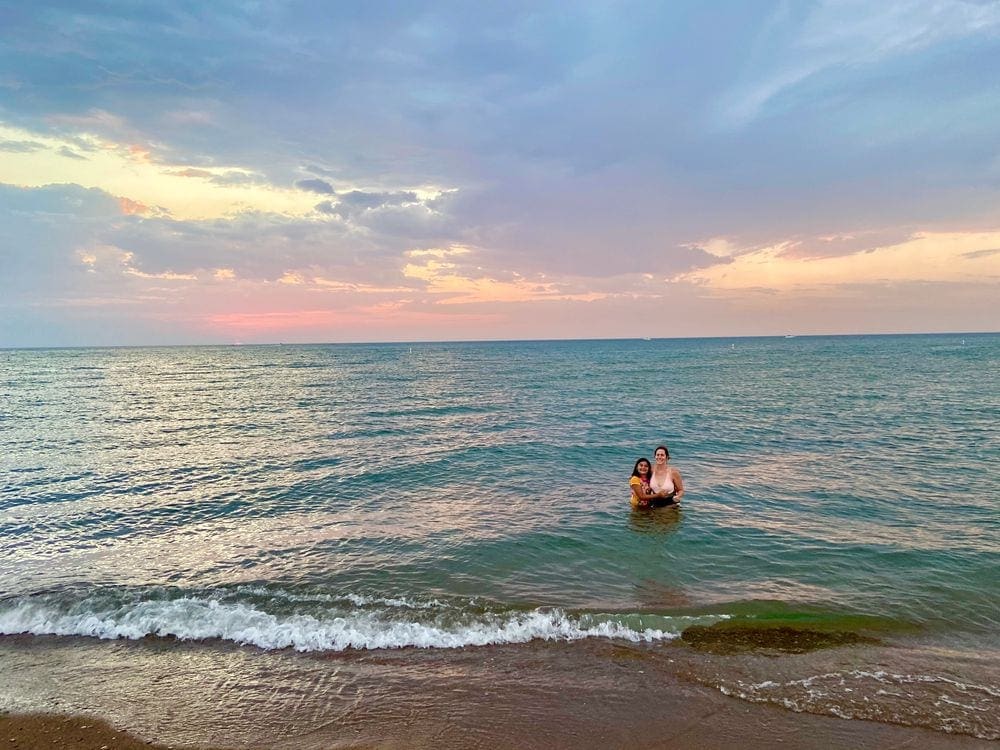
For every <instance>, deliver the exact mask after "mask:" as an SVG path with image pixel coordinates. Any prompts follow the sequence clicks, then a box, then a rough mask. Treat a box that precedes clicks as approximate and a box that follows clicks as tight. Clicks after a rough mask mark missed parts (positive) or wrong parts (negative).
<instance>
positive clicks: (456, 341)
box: [0, 331, 1000, 351]
mask: <svg viewBox="0 0 1000 750" xmlns="http://www.w3.org/2000/svg"><path fill="white" fill-rule="evenodd" d="M998 334H1000V331H918V332H914V331H909V332H899V331H897V332H881V333H787V334H781V333H773V334H755V335H736V336H599V337H594V338H587V337H583V338H537V339H531V338H529V339H502V338H498V339H412V340H391V341H390V340H384V341H292V342H286V341H271V342H249V343H245V342H242V341H228V342H215V343H186V344H185V343H174V344H64V345H44V344H42V345H38V346H0V351H46V350H64V349H192V348H218V347H277V346H407V345H410V346H413V345H417V346H420V345H428V344H530V343H571V342H584V341H698V340H707V341H712V340H718V341H722V340H731V339H736V340H749V339H793V338H794V339H806V338H813V339H816V338H858V337H863V336H871V337H876V336H884V337H890V336H992V335H998Z"/></svg>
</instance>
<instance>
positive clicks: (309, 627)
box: [0, 597, 679, 651]
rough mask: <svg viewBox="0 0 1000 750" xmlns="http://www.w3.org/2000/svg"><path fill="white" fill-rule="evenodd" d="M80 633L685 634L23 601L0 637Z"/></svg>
mask: <svg viewBox="0 0 1000 750" xmlns="http://www.w3.org/2000/svg"><path fill="white" fill-rule="evenodd" d="M18 633H31V634H34V635H79V636H90V637H95V638H103V639H116V638H128V639H139V638H144V637H146V636H157V637H174V638H178V639H181V640H205V639H220V640H224V641H231V642H233V643H237V644H240V645H249V646H257V647H259V648H262V649H283V648H293V649H296V650H298V651H342V650H344V649H348V648H353V649H379V648H403V647H407V646H410V647H417V648H460V647H462V646H486V645H493V644H504V643H526V642H528V641H532V640H546V641H553V640H561V641H575V640H580V639H584V638H608V639H621V640H627V641H633V642H640V641H646V642H653V641H664V640H670V639H673V638H676V637H677V636H678V635H679V633H678V632H673V631H671V630H669V629H660V628H641V629H637V628H633V627H629V626H628V625H627V624H625V623H624V622H623V618H616V617H615V616H613V615H603V616H595V615H584V616H580V617H576V616H572V615H568V614H566V613H565V612H563V611H562V610H559V609H551V610H549V609H546V610H542V609H536V610H531V611H527V612H506V613H503V614H477V615H471V614H466V615H465V616H464V617H461V618H455V617H454V616H452V617H449V618H445V617H442V616H441V615H440V614H439V615H438V616H437V617H429V618H428V619H425V620H423V621H420V620H416V619H400V618H399V616H398V615H396V616H393V613H391V612H384V611H383V612H379V611H363V610H353V611H349V612H345V613H341V614H337V613H330V614H328V615H318V616H317V615H307V614H287V615H278V614H272V613H269V612H266V611H262V610H261V609H258V608H257V607H255V606H254V605H251V604H247V603H244V602H232V603H230V602H220V601H216V600H212V599H202V598H190V597H189V598H180V599H173V600H169V601H163V600H158V601H139V602H135V603H130V604H127V605H124V606H119V607H116V608H112V609H104V610H98V609H88V608H87V607H86V606H83V605H82V604H81V603H78V604H76V605H74V606H70V607H66V606H60V605H56V604H53V603H51V602H46V601H37V600H20V601H17V602H8V603H6V605H5V606H0V634H3V635H13V634H18Z"/></svg>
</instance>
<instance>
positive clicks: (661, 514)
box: [628, 508, 683, 536]
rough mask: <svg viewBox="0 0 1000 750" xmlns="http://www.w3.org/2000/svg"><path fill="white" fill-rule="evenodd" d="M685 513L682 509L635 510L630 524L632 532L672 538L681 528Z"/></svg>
mask: <svg viewBox="0 0 1000 750" xmlns="http://www.w3.org/2000/svg"><path fill="white" fill-rule="evenodd" d="M681 518H683V511H682V510H681V509H680V508H633V509H632V512H631V513H630V514H629V517H628V523H629V528H631V529H632V531H637V532H639V533H640V534H657V535H660V536H670V535H671V534H674V533H676V531H677V529H678V527H679V526H680V522H681Z"/></svg>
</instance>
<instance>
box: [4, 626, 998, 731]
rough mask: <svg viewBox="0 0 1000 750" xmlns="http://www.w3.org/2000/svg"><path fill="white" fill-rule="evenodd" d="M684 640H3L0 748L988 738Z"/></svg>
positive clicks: (25, 638)
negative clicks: (713, 673) (840, 695)
mask: <svg viewBox="0 0 1000 750" xmlns="http://www.w3.org/2000/svg"><path fill="white" fill-rule="evenodd" d="M682 653H683V652H682V651H679V650H675V649H648V648H642V647H634V646H630V645H622V644H614V643H592V644H575V645H568V644H556V643H532V644H525V645H521V646H495V647H481V648H470V649H456V650H454V651H419V650H402V649H401V650H394V651H370V652H353V653H350V652H339V653H333V654H331V653H326V654H301V653H295V652H277V653H275V652H261V651H257V650H251V649H245V648H238V647H227V646H224V645H221V646H220V644H211V645H208V644H197V643H179V642H157V641H141V642H122V641H117V642H106V641H81V640H78V639H71V638H56V639H47V638H46V639H37V638H31V637H23V638H18V639H16V642H11V641H7V642H6V643H4V642H3V641H2V640H0V700H3V701H4V703H3V704H2V705H4V707H5V709H6V710H5V711H4V712H3V713H0V748H3V747H10V748H18V749H20V750H41V749H42V748H75V749H77V750H116V749H117V748H121V749H122V750H137V749H139V748H152V749H153V750H180V748H187V749H188V750H195V749H197V750H213V749H214V750H223V748H225V749H228V750H330V749H331V748H350V749H351V750H362V749H367V748H394V749H397V748H415V749H418V750H419V749H422V748H427V750H432V749H433V750H460V749H464V748H471V747H475V748H490V749H491V750H493V749H494V748H495V749H497V750H507V749H509V750H515V748H516V749H517V750H522V749H524V748H538V749H539V750H551V749H557V750H561V749H562V748H567V750H568V749H569V748H573V750H606V749H607V748H632V747H647V748H661V747H663V748H666V747H669V748H672V749H674V750H696V749H698V750H703V749H704V750H713V749H718V750H725V749H728V748H757V747H761V748H764V747H768V748H770V747H774V746H780V747H782V748H787V749H791V750H821V749H825V748H831V747H850V748H859V749H870V750H881V749H882V748H886V747H901V746H913V747H920V748H922V750H980V749H982V750H986V749H987V748H995V747H996V742H994V741H991V740H986V739H977V738H976V737H973V736H969V735H959V734H947V733H945V732H941V731H937V730H933V729H927V728H923V727H918V726H907V725H901V724H893V723H888V722H880V721H868V720H862V719H841V718H837V717H835V716H830V715H821V714H815V713H807V712H801V713H799V712H795V711H792V710H789V709H787V708H782V707H779V706H776V705H771V704H761V703H751V702H747V701H745V700H741V699H739V698H734V697H729V696H726V695H724V694H722V693H721V692H719V691H718V690H716V689H714V688H711V687H707V686H705V685H703V684H698V683H697V682H694V681H692V680H691V679H690V675H689V674H688V669H689V665H686V664H685V663H684V659H683V658H679V657H680V656H681V654H682ZM3 732H7V734H3ZM12 740H13V741H12Z"/></svg>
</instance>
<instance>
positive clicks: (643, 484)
mask: <svg viewBox="0 0 1000 750" xmlns="http://www.w3.org/2000/svg"><path fill="white" fill-rule="evenodd" d="M649 475H650V465H649V459H648V458H640V459H638V460H637V461H636V462H635V466H634V467H633V468H632V477H631V478H630V479H629V480H628V486H629V489H631V490H632V498H631V501H632V507H633V508H648V507H649V501H650V500H651V499H652V498H654V497H656V495H655V493H654V492H653V491H652V490H651V489H650V488H649Z"/></svg>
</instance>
